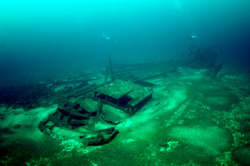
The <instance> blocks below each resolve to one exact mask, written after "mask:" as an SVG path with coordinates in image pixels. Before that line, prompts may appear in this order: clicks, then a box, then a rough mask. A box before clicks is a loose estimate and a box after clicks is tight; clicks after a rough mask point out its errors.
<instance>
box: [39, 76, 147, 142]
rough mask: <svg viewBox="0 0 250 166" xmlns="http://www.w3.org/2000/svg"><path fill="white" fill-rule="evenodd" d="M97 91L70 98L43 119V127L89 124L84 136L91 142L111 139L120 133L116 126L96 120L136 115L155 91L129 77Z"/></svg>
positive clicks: (112, 120) (73, 127) (49, 129)
mask: <svg viewBox="0 0 250 166" xmlns="http://www.w3.org/2000/svg"><path fill="white" fill-rule="evenodd" d="M93 93H94V94H93V95H92V96H89V97H84V98H80V99H78V100H77V101H76V102H68V103H66V104H64V105H63V106H62V107H59V108H57V110H56V112H55V113H54V114H51V115H49V117H48V118H47V119H46V120H45V121H41V122H40V124H39V126H38V127H39V129H40V130H41V131H43V132H48V133H50V132H52V131H53V128H54V127H60V128H66V129H69V130H77V128H79V127H82V126H85V129H86V130H85V132H83V133H82V135H81V136H80V138H81V139H84V142H86V144H87V145H100V144H104V143H107V142H109V141H110V140H112V139H113V138H114V137H115V136H116V135H117V134H118V131H117V130H116V129H115V127H109V128H105V129H100V128H96V127H94V126H95V124H96V123H98V122H100V121H104V122H105V123H109V124H112V125H116V124H118V123H120V121H121V120H123V119H125V118H127V117H129V116H130V115H133V114H134V113H135V112H136V111H138V110H139V109H140V108H141V107H142V106H143V105H144V104H145V103H146V102H147V101H149V100H150V99H151V98H152V92H151V91H150V90H149V89H147V88H146V87H143V86H141V85H138V84H135V83H133V82H129V81H123V80H115V81H113V82H111V83H107V84H106V85H104V86H102V87H99V88H97V89H95V90H94V91H93Z"/></svg>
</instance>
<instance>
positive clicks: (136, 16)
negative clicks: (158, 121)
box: [0, 0, 250, 81]
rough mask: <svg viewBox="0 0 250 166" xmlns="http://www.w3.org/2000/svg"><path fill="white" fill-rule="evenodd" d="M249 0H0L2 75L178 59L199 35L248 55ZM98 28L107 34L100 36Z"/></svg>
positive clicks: (227, 54)
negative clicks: (192, 36) (109, 57)
mask: <svg viewBox="0 0 250 166" xmlns="http://www.w3.org/2000/svg"><path fill="white" fill-rule="evenodd" d="M249 9H250V1H247V0H231V1H228V0H220V1H218V0H204V1H199V0H189V1H186V0H171V1H170V0H119V1H117V0H105V1H104V0H84V1H82V0H81V1H80V0H75V1H69V0H68V1H67V0H63V1H59V0H50V1H49V0H36V1H31V0H30V1H28V0H1V2H0V65H1V67H0V74H1V79H0V80H1V81H2V80H4V79H7V78H9V77H15V76H18V75H25V74H28V73H30V72H34V73H35V72H50V71H52V70H58V71H60V70H61V69H68V68H71V67H75V66H83V67H86V68H91V67H97V66H105V65H106V64H107V60H108V56H111V57H112V60H113V61H114V63H140V62H152V61H157V60H165V59H175V58H177V57H178V56H181V54H182V53H183V52H184V51H185V50H186V49H187V48H188V47H189V46H190V45H192V44H193V43H192V41H191V40H190V39H189V36H191V35H196V36H197V39H198V41H199V45H201V46H204V47H208V46H214V45H216V46H217V47H218V49H219V50H221V51H219V53H220V54H221V56H224V57H223V58H226V59H228V60H229V59H238V60H240V61H245V62H246V61H250V58H249V56H250V55H249V52H250V49H249V43H250V31H249V24H250V10H249ZM103 34H105V35H106V36H108V37H109V39H108V40H107V38H104V37H103Z"/></svg>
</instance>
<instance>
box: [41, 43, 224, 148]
mask: <svg viewBox="0 0 250 166" xmlns="http://www.w3.org/2000/svg"><path fill="white" fill-rule="evenodd" d="M187 54H188V55H187V56H188V57H189V58H188V59H189V60H188V61H187V62H184V63H181V64H180V63H177V64H178V65H177V66H176V63H172V64H171V63H159V64H157V65H153V64H147V65H145V66H136V67H134V68H130V69H125V70H124V69H123V70H116V71H115V72H114V70H113V67H112V64H111V59H110V57H109V67H108V68H106V73H105V82H102V83H100V84H88V83H87V81H84V82H83V83H81V84H80V85H78V86H77V88H76V90H75V91H74V92H71V93H70V94H69V95H68V98H71V97H74V98H78V100H76V101H75V102H67V103H65V104H62V106H61V107H59V108H57V110H56V112H55V113H54V114H51V115H49V117H48V118H47V119H46V120H45V121H41V122H40V124H39V126H38V127H39V129H40V130H41V131H43V132H45V133H51V132H52V133H53V129H54V128H55V127H57V128H58V127H59V128H64V129H68V130H71V131H73V130H74V131H78V132H80V135H79V138H81V139H83V141H84V142H85V143H86V144H87V145H101V144H104V143H107V142H109V141H111V140H112V139H113V138H114V137H115V136H116V135H117V134H118V132H119V131H117V130H116V129H115V125H117V124H119V123H120V122H121V121H122V120H123V119H125V118H127V117H129V116H131V115H133V114H134V113H136V112H137V111H138V110H139V109H140V108H141V107H143V105H145V104H146V103H147V102H148V101H149V100H150V99H151V98H152V91H151V89H150V87H152V86H153V84H151V83H149V82H146V81H144V80H146V79H150V78H154V77H158V76H165V75H166V74H167V73H169V72H175V71H176V70H177V68H178V67H179V66H188V67H191V68H198V69H204V68H205V69H208V71H209V72H208V75H209V76H211V77H215V76H216V75H217V74H218V72H219V71H220V70H221V68H222V67H223V63H221V64H218V65H217V64H216V59H217V53H216V51H215V49H214V48H213V47H212V48H207V49H201V48H199V47H195V48H191V49H190V50H189V51H188V52H187ZM108 76H109V78H108ZM71 91H72V89H71ZM76 92H79V93H76ZM86 94H88V95H86ZM99 122H105V123H107V124H109V127H104V128H100V127H96V125H95V124H98V123H99ZM110 125H111V126H110ZM82 127H83V128H84V130H83V131H81V130H78V129H79V128H81V129H82Z"/></svg>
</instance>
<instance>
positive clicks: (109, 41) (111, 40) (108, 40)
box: [102, 33, 117, 43]
mask: <svg viewBox="0 0 250 166" xmlns="http://www.w3.org/2000/svg"><path fill="white" fill-rule="evenodd" d="M102 38H103V40H104V41H105V42H107V43H117V40H114V39H113V38H111V37H109V36H108V35H106V34H105V33H102Z"/></svg>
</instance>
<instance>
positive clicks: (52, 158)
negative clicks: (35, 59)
mask: <svg viewBox="0 0 250 166" xmlns="http://www.w3.org/2000/svg"><path fill="white" fill-rule="evenodd" d="M128 68H129V70H128V71H127V70H126V71H125V73H126V74H120V75H119V77H120V78H121V79H127V80H128V81H133V82H135V81H137V79H136V78H140V80H144V81H146V82H147V83H149V84H147V86H146V85H145V87H146V89H147V90H146V91H150V92H152V99H151V100H149V101H147V102H146V103H145V104H144V105H143V106H142V107H141V108H140V109H139V110H138V111H137V112H135V113H134V114H133V115H130V116H128V117H123V118H121V119H120V120H119V123H117V124H110V123H107V122H104V121H95V123H94V127H96V128H108V127H114V128H115V129H116V130H117V131H119V133H118V134H117V135H116V136H115V137H114V138H113V139H112V140H111V141H110V142H108V143H104V144H101V145H96V146H88V145H86V144H85V143H84V141H83V139H82V137H79V133H80V135H81V132H84V131H85V130H86V128H85V127H84V126H80V127H77V129H76V130H74V131H72V129H68V128H63V127H58V126H55V127H54V128H53V131H52V130H51V132H47V133H44V132H41V131H40V129H39V128H38V126H39V124H40V122H41V121H44V120H46V119H47V118H48V116H49V115H50V114H53V113H55V111H56V110H57V108H58V107H60V106H62V105H63V104H65V103H66V102H68V101H70V102H76V101H77V99H79V98H81V97H83V96H84V97H89V96H91V95H92V92H93V91H92V90H94V89H95V88H97V87H98V86H96V85H100V86H103V82H105V79H106V78H105V74H104V73H105V70H104V69H95V70H85V71H81V72H79V71H78V72H71V73H65V74H64V75H57V76H55V77H53V78H48V79H45V81H39V79H37V80H38V81H37V80H31V81H30V82H32V81H33V82H32V84H31V83H30V82H29V83H26V84H23V83H16V84H15V85H11V86H9V89H8V88H7V89H6V88H2V89H1V91H2V92H4V93H5V95H3V93H2V95H1V96H2V97H1V100H3V99H4V100H5V101H4V103H2V107H1V109H0V118H1V126H0V132H1V136H0V142H1V146H0V149H1V157H0V165H27V166H31V165H86V166H88V165H90V166H106V165H124V166H125V165H133V166H141V165H145V166H146V165H149V166H151V165H152V166H162V165H249V164H250V95H249V94H250V84H249V82H250V73H249V71H246V70H243V69H240V68H235V67H234V66H230V65H227V64H225V65H224V66H223V68H222V69H221V70H220V72H219V73H218V74H217V75H216V77H211V76H210V75H208V74H207V73H208V69H194V68H190V67H188V66H178V63H175V62H172V61H169V62H164V63H160V64H157V65H145V66H143V65H140V66H133V67H131V66H130V67H128ZM132 69H133V70H132ZM114 72H115V67H114ZM115 73H116V72H115ZM123 73H124V71H123ZM128 73H129V75H127V74H128ZM117 76H118V75H117ZM43 80H44V78H43ZM82 80H85V81H82ZM35 81H37V82H35ZM83 83H84V85H83ZM140 83H141V82H140ZM144 83H145V82H144ZM108 84H109V85H110V84H112V82H108ZM149 85H150V86H149ZM151 85H154V86H151ZM87 89H91V90H90V91H88V90H87ZM7 92H8V95H7V94H6V93H7ZM81 92H84V93H81ZM8 96H9V98H8ZM14 97H15V98H14ZM7 99H8V100H7Z"/></svg>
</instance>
